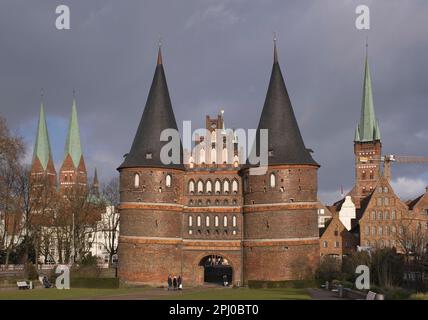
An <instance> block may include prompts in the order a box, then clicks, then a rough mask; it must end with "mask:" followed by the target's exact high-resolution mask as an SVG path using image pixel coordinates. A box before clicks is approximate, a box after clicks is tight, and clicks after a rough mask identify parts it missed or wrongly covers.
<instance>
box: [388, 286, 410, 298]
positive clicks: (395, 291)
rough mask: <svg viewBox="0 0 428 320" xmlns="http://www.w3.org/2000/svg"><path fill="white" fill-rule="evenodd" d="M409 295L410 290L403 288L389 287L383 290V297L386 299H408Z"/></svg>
mask: <svg viewBox="0 0 428 320" xmlns="http://www.w3.org/2000/svg"><path fill="white" fill-rule="evenodd" d="M410 295H411V292H409V291H407V290H405V289H403V288H391V289H388V290H386V292H385V298H386V299H387V300H408V299H409V298H410Z"/></svg>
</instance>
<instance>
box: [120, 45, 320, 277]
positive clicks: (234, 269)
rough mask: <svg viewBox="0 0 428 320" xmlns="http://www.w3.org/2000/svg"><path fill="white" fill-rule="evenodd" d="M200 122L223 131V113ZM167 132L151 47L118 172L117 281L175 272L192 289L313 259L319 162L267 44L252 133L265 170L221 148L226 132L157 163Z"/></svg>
mask: <svg viewBox="0 0 428 320" xmlns="http://www.w3.org/2000/svg"><path fill="white" fill-rule="evenodd" d="M206 122H207V125H206V126H207V129H208V130H215V129H224V119H223V114H221V115H219V116H218V118H217V119H211V118H209V117H208V118H207V121H206ZM167 128H173V129H177V124H176V121H175V116H174V112H173V109H172V105H171V100H170V97H169V92H168V86H167V82H166V77H165V72H164V67H163V62H162V55H161V49H160V48H159V53H158V61H157V66H156V71H155V74H154V78H153V82H152V85H151V88H150V91H149V95H148V98H147V103H146V106H145V109H144V113H143V115H142V118H141V122H140V124H139V127H138V130H137V133H136V135H135V138H134V141H133V144H132V146H131V150H130V152H129V153H128V154H126V155H125V160H124V162H123V163H122V164H121V165H120V167H119V168H118V170H119V172H120V207H119V209H120V215H121V228H120V238H119V250H118V251H119V277H120V278H121V279H122V280H124V281H128V282H139V283H147V284H154V285H159V284H165V282H166V278H167V276H168V274H175V275H182V277H183V281H184V282H185V284H186V285H196V284H202V283H204V282H216V281H219V279H221V278H222V276H223V275H227V276H228V278H229V281H230V282H232V283H233V284H238V285H239V284H242V283H247V282H248V280H272V281H277V280H291V279H299V278H302V277H304V276H305V275H306V272H307V271H308V272H309V269H310V268H314V267H315V266H316V265H317V263H318V261H319V236H318V221H317V206H318V203H317V170H318V168H319V165H318V164H317V163H316V162H315V161H314V160H313V159H312V156H311V154H310V150H309V149H306V147H305V145H304V142H303V139H302V136H301V134H300V130H299V127H298V124H297V121H296V118H295V116H294V112H293V108H292V106H291V102H290V99H289V96H288V93H287V89H286V87H285V83H284V80H283V77H282V73H281V69H280V66H279V63H278V54H277V48H276V43H275V46H274V63H273V68H272V74H271V78H270V83H269V87H268V91H267V95H266V100H265V104H264V107H263V111H262V114H261V118H260V122H259V126H258V131H257V136H259V132H260V129H268V130H269V138H268V153H269V157H268V161H269V165H268V170H267V172H266V173H265V174H263V175H251V174H250V171H249V170H250V166H249V165H247V164H245V163H239V162H238V161H237V159H238V157H237V155H238V150H236V148H235V149H234V154H233V155H230V154H225V152H224V150H225V149H224V145H223V146H222V144H224V143H225V141H226V137H223V139H224V140H223V139H218V138H213V140H211V141H208V140H204V139H201V140H200V144H201V147H202V150H203V151H200V153H198V154H197V155H192V156H191V157H190V161H189V162H188V163H187V162H186V163H184V164H178V165H177V164H168V165H166V164H163V163H162V162H161V160H160V150H161V148H162V146H163V145H164V144H165V143H166V142H165V143H162V142H160V134H161V132H162V131H163V130H164V129H167ZM214 137H215V135H214ZM222 140H223V141H222ZM257 141H258V140H257ZM235 142H236V141H235ZM257 147H258V145H257ZM219 149H220V150H222V151H221V152H217V151H216V150H219ZM181 150H182V147H181ZM257 151H258V150H257ZM193 156H194V158H193ZM180 157H181V159H183V158H184V157H183V151H181V155H180ZM193 159H195V161H194V160H193ZM226 159H229V160H230V159H232V160H231V161H226ZM183 162H184V161H183Z"/></svg>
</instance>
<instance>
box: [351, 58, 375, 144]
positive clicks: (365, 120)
mask: <svg viewBox="0 0 428 320" xmlns="http://www.w3.org/2000/svg"><path fill="white" fill-rule="evenodd" d="M358 132H359V139H358V140H355V142H368V141H375V140H380V130H379V125H378V122H377V120H376V115H375V109H374V103H373V90H372V80H371V73H370V66H369V61H368V55H367V54H366V61H365V70H364V84H363V99H362V105H361V117H360V123H359V125H358Z"/></svg>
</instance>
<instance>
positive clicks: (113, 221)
mask: <svg viewBox="0 0 428 320" xmlns="http://www.w3.org/2000/svg"><path fill="white" fill-rule="evenodd" d="M102 196H103V200H104V204H105V207H106V212H105V214H104V215H103V218H102V220H101V231H102V232H103V234H104V247H105V250H106V251H107V252H108V254H109V261H108V263H109V267H111V266H112V262H113V256H114V255H115V254H117V247H118V236H119V223H120V216H119V210H117V208H118V205H119V178H118V177H115V178H113V179H111V180H110V182H109V183H108V184H106V185H105V186H104V187H103V190H102Z"/></svg>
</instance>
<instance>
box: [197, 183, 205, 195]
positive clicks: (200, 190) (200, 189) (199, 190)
mask: <svg viewBox="0 0 428 320" xmlns="http://www.w3.org/2000/svg"><path fill="white" fill-rule="evenodd" d="M203 192H204V183H203V182H202V180H199V181H198V193H203Z"/></svg>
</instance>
